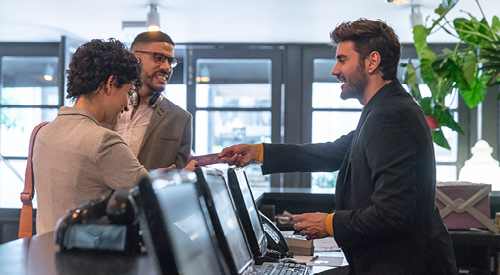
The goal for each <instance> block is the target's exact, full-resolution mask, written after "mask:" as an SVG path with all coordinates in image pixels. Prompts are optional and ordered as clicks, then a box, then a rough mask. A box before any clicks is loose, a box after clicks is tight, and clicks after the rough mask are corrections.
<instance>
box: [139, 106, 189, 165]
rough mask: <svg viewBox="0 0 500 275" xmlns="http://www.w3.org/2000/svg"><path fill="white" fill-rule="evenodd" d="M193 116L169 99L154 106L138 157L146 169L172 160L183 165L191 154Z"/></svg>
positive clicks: (167, 163) (171, 162)
mask: <svg viewBox="0 0 500 275" xmlns="http://www.w3.org/2000/svg"><path fill="white" fill-rule="evenodd" d="M191 145H192V116H191V114H190V113H189V112H187V111H185V110H184V109H182V108H181V107H179V106H177V105H175V104H174V103H172V102H171V101H170V100H168V99H166V98H163V100H162V101H161V102H160V104H158V106H156V108H155V110H154V111H153V115H152V116H151V121H150V122H149V126H148V128H147V129H146V133H145V134H144V138H143V139H142V144H141V147H140V149H139V154H138V156H137V158H138V159H139V162H140V163H141V164H142V165H144V167H145V168H146V169H148V170H150V169H157V168H164V167H169V166H170V165H172V164H175V165H176V166H177V168H184V167H185V166H186V162H187V159H188V158H189V156H190V155H191Z"/></svg>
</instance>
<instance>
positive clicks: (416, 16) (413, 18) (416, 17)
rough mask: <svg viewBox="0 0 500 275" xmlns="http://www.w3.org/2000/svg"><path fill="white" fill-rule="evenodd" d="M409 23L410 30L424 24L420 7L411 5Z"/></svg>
mask: <svg viewBox="0 0 500 275" xmlns="http://www.w3.org/2000/svg"><path fill="white" fill-rule="evenodd" d="M410 23H411V27H412V29H413V28H414V27H415V26H418V25H423V24H424V21H423V20H422V13H420V5H411V15H410Z"/></svg>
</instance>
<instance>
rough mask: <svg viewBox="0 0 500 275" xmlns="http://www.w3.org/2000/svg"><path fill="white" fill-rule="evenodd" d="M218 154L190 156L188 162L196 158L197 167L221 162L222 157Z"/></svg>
mask: <svg viewBox="0 0 500 275" xmlns="http://www.w3.org/2000/svg"><path fill="white" fill-rule="evenodd" d="M217 155H218V154H209V155H203V156H195V157H190V158H188V161H187V163H189V162H191V161H192V160H196V161H198V164H197V165H196V167H200V166H206V165H210V164H216V163H220V158H219V157H218V156H217Z"/></svg>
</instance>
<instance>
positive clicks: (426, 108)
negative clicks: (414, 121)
mask: <svg viewBox="0 0 500 275" xmlns="http://www.w3.org/2000/svg"><path fill="white" fill-rule="evenodd" d="M431 103H432V98H430V97H424V98H422V100H421V101H420V108H421V109H422V112H423V113H424V115H426V116H430V115H432V107H431Z"/></svg>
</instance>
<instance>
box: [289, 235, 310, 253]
mask: <svg viewBox="0 0 500 275" xmlns="http://www.w3.org/2000/svg"><path fill="white" fill-rule="evenodd" d="M284 236H285V239H286V241H287V243H288V247H289V248H290V251H291V252H293V254H294V255H301V256H312V255H313V254H314V242H313V241H308V240H306V237H304V236H301V235H290V234H284Z"/></svg>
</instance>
